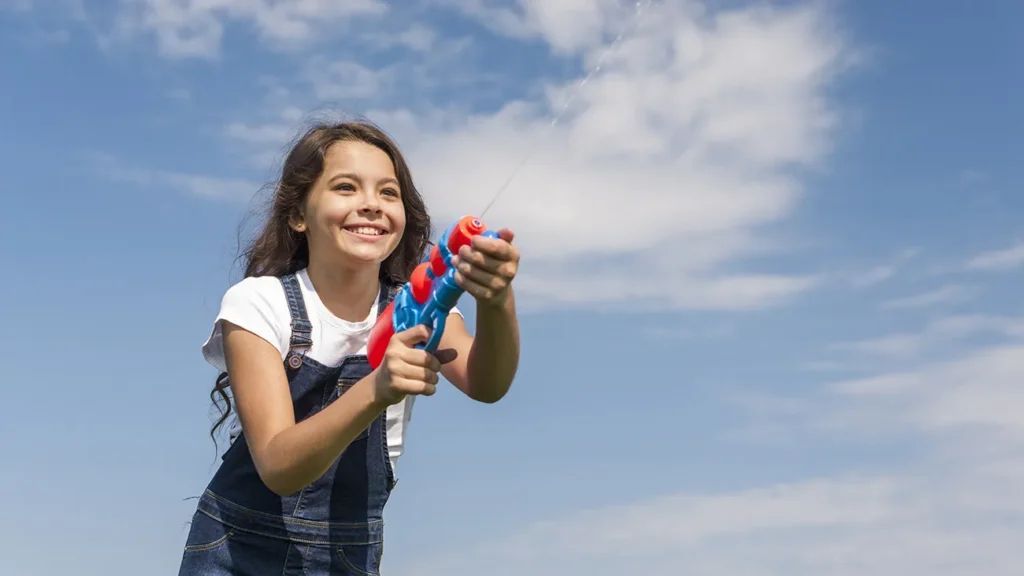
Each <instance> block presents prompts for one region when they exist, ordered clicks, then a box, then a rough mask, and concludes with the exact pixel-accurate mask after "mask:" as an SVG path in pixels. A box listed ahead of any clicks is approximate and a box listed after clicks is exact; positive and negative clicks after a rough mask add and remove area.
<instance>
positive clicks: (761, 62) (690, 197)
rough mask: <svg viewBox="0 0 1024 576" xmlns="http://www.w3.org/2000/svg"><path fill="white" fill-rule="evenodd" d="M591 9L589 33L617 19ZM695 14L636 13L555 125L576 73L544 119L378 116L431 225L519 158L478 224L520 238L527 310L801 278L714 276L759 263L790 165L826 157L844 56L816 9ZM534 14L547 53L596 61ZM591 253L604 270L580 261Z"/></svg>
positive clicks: (779, 297)
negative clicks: (832, 99) (536, 304)
mask: <svg viewBox="0 0 1024 576" xmlns="http://www.w3.org/2000/svg"><path fill="white" fill-rule="evenodd" d="M467 6H468V4H467ZM473 6H476V8H480V9H481V10H482V8H481V6H484V5H483V4H474V5H473ZM533 6H535V5H534V4H530V5H529V6H528V7H533ZM536 6H539V4H537V5H536ZM588 6H589V9H588V10H589V11H588V12H587V18H585V19H584V20H587V19H589V18H592V17H593V15H594V14H599V15H600V25H593V26H592V25H589V24H588V25H587V29H590V28H594V29H595V30H603V29H605V28H608V27H611V25H612V23H613V19H614V18H616V17H617V16H619V13H618V12H616V11H613V10H609V9H607V5H606V3H603V2H591V3H589V4H588ZM694 6H696V5H695V4H688V5H687V7H685V9H684V7H680V6H679V5H674V4H672V5H670V4H660V5H657V6H654V7H651V8H650V9H649V10H647V11H646V12H645V14H644V20H643V21H642V23H641V26H640V27H639V30H638V31H637V33H636V34H635V35H633V36H632V37H629V38H627V39H626V40H625V42H624V43H623V44H622V49H621V50H620V51H619V52H617V53H616V54H615V55H613V56H611V57H610V58H608V60H607V61H606V63H605V65H604V67H603V69H602V70H601V72H600V73H598V74H596V75H595V76H593V77H592V78H590V80H589V81H588V82H587V83H586V84H585V85H584V86H583V88H582V89H581V90H580V92H579V94H578V98H577V102H578V106H574V107H573V108H571V109H570V112H569V114H568V115H567V117H566V118H565V119H564V120H563V121H561V122H559V123H558V124H556V125H555V126H554V127H553V128H550V127H549V124H550V122H551V111H552V110H553V109H558V108H559V106H560V104H561V102H562V101H563V100H564V98H566V97H567V96H568V93H571V92H572V90H573V89H574V86H576V85H577V84H578V82H579V78H576V79H574V80H572V81H570V82H565V83H564V84H561V85H557V86H548V87H547V88H548V93H549V94H551V99H552V102H551V105H550V106H547V105H543V106H542V105H538V104H537V103H533V102H520V101H513V102H508V103H507V104H506V106H505V107H504V108H503V109H502V110H500V111H499V112H498V113H496V114H493V115H481V116H475V117H472V118H470V119H469V120H466V119H465V118H464V117H460V118H458V119H457V120H456V121H451V122H447V123H442V124H441V125H440V126H438V125H436V124H433V123H421V122H420V121H419V119H418V118H417V117H416V116H414V115H412V114H408V115H406V116H405V119H406V121H405V122H403V123H402V124H398V123H395V122H392V121H391V119H392V118H394V117H395V116H394V113H393V112H382V113H378V114H377V116H376V117H377V118H380V119H381V122H382V124H384V126H385V127H386V128H388V129H391V130H393V131H396V132H400V133H401V134H400V141H401V142H403V145H404V147H405V148H406V150H407V152H408V153H409V155H410V158H411V160H412V163H413V166H414V167H415V169H416V171H417V172H416V175H417V178H418V180H419V182H420V183H421V184H422V185H423V188H424V190H425V191H426V194H427V198H428V201H429V205H430V207H431V209H432V211H433V212H434V214H435V216H436V217H437V218H438V220H439V221H440V222H442V223H446V222H447V221H448V220H450V219H452V218H455V217H458V216H460V215H462V214H464V213H468V212H470V213H471V212H475V211H478V210H480V209H482V208H483V206H484V205H485V204H487V202H488V200H489V199H490V196H491V195H492V194H493V193H494V192H495V191H496V190H497V189H498V187H499V185H500V184H501V183H502V182H503V180H504V179H505V178H506V177H507V176H509V175H511V174H512V173H513V171H514V169H515V167H516V165H517V164H518V163H519V162H520V161H521V159H522V158H524V157H526V155H527V153H528V152H530V153H531V155H530V156H529V160H528V161H527V162H526V164H525V167H524V168H523V170H522V171H521V172H519V173H518V176H517V178H516V179H515V180H514V181H513V182H512V184H511V186H510V187H509V189H508V190H507V192H505V194H504V195H503V196H502V198H501V199H500V200H499V201H498V203H497V205H496V206H495V208H494V210H493V211H492V212H491V213H488V215H487V218H486V219H487V220H488V221H489V222H490V223H492V224H494V225H499V226H501V225H509V226H512V227H513V228H515V229H516V230H517V231H518V232H519V235H518V237H517V241H518V242H519V243H520V244H521V246H522V248H523V253H524V255H525V258H526V261H525V262H524V264H523V276H522V278H521V281H520V282H519V285H520V290H524V291H527V292H529V293H530V295H531V296H533V297H535V298H536V299H537V300H543V301H546V302H549V303H555V302H557V303H562V304H564V303H565V302H566V301H567V300H573V301H588V302H589V303H591V304H593V303H599V302H603V303H610V302H614V301H620V300H622V299H627V298H628V299H631V300H636V299H641V300H646V301H648V302H651V303H656V304H657V305H659V306H660V305H667V306H678V307H712V308H735V309H744V308H751V307H759V306H767V305H774V304H778V303H780V302H784V301H786V299H787V298H789V297H791V296H793V295H794V294H797V293H799V292H801V291H804V290H806V289H808V288H810V287H812V286H813V285H814V284H815V282H814V280H815V277H816V274H815V273H813V272H811V271H808V273H806V274H795V275H790V274H759V275H750V274H741V273H737V274H735V275H732V274H725V273H723V272H722V271H721V270H720V267H721V266H723V265H725V264H727V263H731V262H735V261H738V260H740V259H742V258H746V257H751V256H755V255H760V254H762V253H764V251H765V245H766V239H765V238H764V237H761V235H760V233H759V231H760V227H761V226H762V225H766V224H772V223H776V222H779V221H781V220H783V219H785V218H786V217H787V216H788V215H789V214H790V212H791V211H792V210H793V209H794V207H795V206H796V205H797V203H798V202H799V199H800V196H801V187H800V184H799V180H798V179H797V178H796V177H795V175H794V174H795V173H794V172H793V170H792V169H793V168H797V167H813V166H815V165H817V164H818V163H819V162H820V161H821V160H822V159H823V155H824V154H825V153H826V152H827V150H828V147H829V146H828V145H829V143H830V141H831V136H832V132H833V130H834V129H835V127H836V120H837V112H836V110H835V109H834V108H833V106H831V105H830V104H829V102H828V100H827V97H826V91H827V89H828V88H829V86H830V84H831V81H832V80H833V79H834V78H835V76H836V74H837V73H839V72H841V71H842V70H843V68H844V66H845V65H846V64H847V63H848V60H847V55H848V50H847V48H848V47H847V45H846V44H845V43H844V39H843V35H842V34H841V33H840V31H838V30H837V29H836V28H835V27H834V26H833V25H832V22H831V21H830V19H829V17H828V16H829V15H828V13H827V12H825V11H824V10H823V9H822V8H821V7H820V6H818V5H814V4H804V5H799V6H795V7H790V8H786V9H768V8H761V7H759V8H752V9H737V10H732V11H727V12H720V13H715V14H702V13H700V12H699V11H695V10H694V8H693V7H694ZM530 9H533V8H530ZM485 12H486V13H487V14H492V12H487V11H485ZM537 14H538V15H537V16H536V18H541V16H540V15H539V12H538V13H537ZM548 16H550V18H549V19H547V20H545V22H546V24H545V25H544V26H541V27H539V28H538V31H539V32H538V33H540V34H541V35H542V36H543V37H544V38H545V40H547V41H548V42H549V43H550V44H552V45H554V46H556V47H557V46H562V47H565V46H574V47H578V48H579V47H586V49H587V52H586V54H587V56H588V58H589V59H591V60H592V59H594V58H595V56H596V54H598V53H599V52H600V51H601V50H600V49H599V48H596V47H594V42H589V43H588V42H583V41H582V40H579V41H576V40H572V39H574V38H583V37H585V36H587V34H584V33H583V32H579V31H577V29H576V28H571V27H572V26H576V24H575V23H572V22H571V19H567V18H565V17H564V16H565V14H563V13H561V12H557V13H552V14H549V15H548ZM548 16H545V18H547V17H548ZM563 26H564V27H563ZM565 27H568V28H565ZM570 28H571V29H570ZM594 34H597V32H594ZM599 256H600V257H604V258H605V260H603V262H602V265H601V266H591V265H588V264H587V263H589V262H592V261H593V260H594V259H596V258H597V257H599ZM609 256H614V260H609V259H608V257H609ZM615 262H617V263H615ZM569 270H571V273H570V272H568V271H569Z"/></svg>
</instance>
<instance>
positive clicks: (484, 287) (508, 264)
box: [452, 228, 519, 306]
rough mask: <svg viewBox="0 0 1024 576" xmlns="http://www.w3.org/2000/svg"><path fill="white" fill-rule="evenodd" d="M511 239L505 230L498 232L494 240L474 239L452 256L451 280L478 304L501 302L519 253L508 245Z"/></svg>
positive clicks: (513, 273)
mask: <svg viewBox="0 0 1024 576" xmlns="http://www.w3.org/2000/svg"><path fill="white" fill-rule="evenodd" d="M514 237H515V234H513V233H512V231H511V230H509V229H508V228H503V229H501V230H499V231H498V238H485V237H483V236H474V237H473V242H472V245H471V246H463V247H462V248H461V249H460V250H459V253H458V254H456V255H454V256H452V267H454V268H455V281H456V282H457V283H458V284H459V286H460V287H461V288H462V289H463V290H465V291H466V292H469V293H470V294H472V295H473V297H474V298H476V301H477V302H478V303H479V304H482V305H485V306H500V305H503V304H504V303H505V300H506V298H507V297H508V289H509V285H510V284H511V283H512V279H513V278H515V277H516V272H518V271H519V250H518V249H517V248H516V247H515V246H513V245H512V238H514Z"/></svg>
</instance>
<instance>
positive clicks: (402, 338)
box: [394, 324, 430, 348]
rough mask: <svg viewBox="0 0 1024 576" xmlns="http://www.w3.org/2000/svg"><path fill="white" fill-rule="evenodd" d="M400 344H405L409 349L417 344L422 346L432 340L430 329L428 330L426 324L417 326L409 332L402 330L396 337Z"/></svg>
mask: <svg viewBox="0 0 1024 576" xmlns="http://www.w3.org/2000/svg"><path fill="white" fill-rule="evenodd" d="M394 337H395V338H396V339H397V340H398V341H399V342H401V343H402V344H405V345H406V346H408V347H409V348H412V347H413V346H415V345H417V344H422V343H424V342H426V341H427V339H429V338H430V328H427V325H426V324H417V325H415V326H413V327H412V328H409V329H407V330H402V331H401V332H399V333H398V334H395V336H394Z"/></svg>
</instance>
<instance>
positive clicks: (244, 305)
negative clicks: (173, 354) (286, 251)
mask: <svg viewBox="0 0 1024 576" xmlns="http://www.w3.org/2000/svg"><path fill="white" fill-rule="evenodd" d="M290 317H291V316H290V315H289V313H288V301H287V300H286V299H285V295H284V287H282V286H281V282H280V281H279V280H278V279H277V278H276V277H272V276H264V277H256V278H246V279H244V280H242V281H241V282H239V283H238V284H235V285H234V286H232V287H231V288H229V289H228V291H227V292H225V293H224V298H223V299H221V303H220V312H218V314H217V318H216V319H215V320H214V322H213V332H212V333H211V334H210V337H209V339H208V340H207V341H206V342H205V343H204V344H203V357H204V358H205V359H206V361H207V362H208V363H209V364H210V365H211V366H213V367H214V368H216V369H217V370H219V371H221V372H224V371H227V364H226V362H225V360H224V340H223V331H222V326H223V324H224V321H227V322H231V323H232V324H234V325H236V326H238V327H240V328H243V329H245V330H248V331H249V332H252V333H253V334H255V335H257V336H259V337H260V338H263V339H264V340H266V341H267V342H270V343H271V344H272V345H273V346H274V347H275V348H277V350H278V352H280V353H281V359H282V360H283V359H284V357H285V354H287V352H288V339H289V336H290V335H291V325H290V323H289V319H290Z"/></svg>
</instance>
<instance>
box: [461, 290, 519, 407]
mask: <svg viewBox="0 0 1024 576" xmlns="http://www.w3.org/2000/svg"><path fill="white" fill-rule="evenodd" d="M518 367H519V321H518V320H517V319H516V305H515V296H514V294H513V293H512V288H511V287H509V288H508V297H507V298H506V299H505V301H504V302H502V303H501V304H499V305H496V306H479V307H477V316H476V331H475V335H474V338H473V346H472V348H471V349H470V351H469V358H468V364H467V376H468V378H467V380H468V388H469V396H470V397H471V398H473V399H474V400H478V401H480V402H488V403H490V402H497V401H498V400H501V399H502V398H503V397H504V396H505V394H506V393H507V392H508V390H509V388H510V387H511V386H512V380H513V379H514V378H515V375H516V370H517V369H518Z"/></svg>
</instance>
